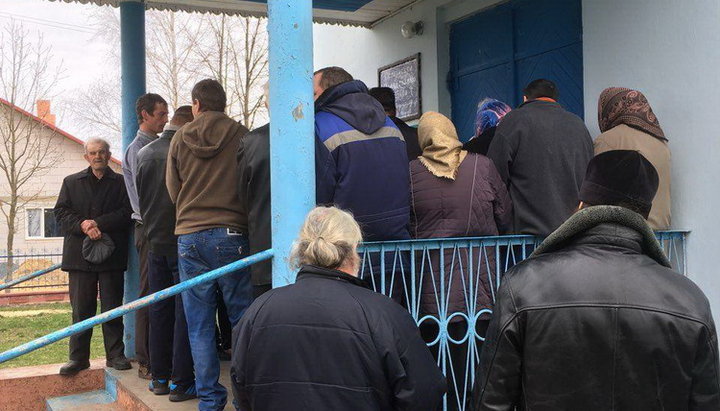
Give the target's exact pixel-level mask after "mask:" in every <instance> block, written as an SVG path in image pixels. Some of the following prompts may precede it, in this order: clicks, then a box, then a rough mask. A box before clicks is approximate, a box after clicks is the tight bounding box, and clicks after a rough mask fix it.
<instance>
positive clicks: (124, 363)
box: [105, 356, 132, 371]
mask: <svg viewBox="0 0 720 411" xmlns="http://www.w3.org/2000/svg"><path fill="white" fill-rule="evenodd" d="M105 365H106V366H108V367H112V368H115V369H116V370H118V371H122V370H129V369H130V368H132V366H131V365H130V361H128V359H127V358H125V356H121V357H115V358H113V359H111V360H107V361H105Z"/></svg>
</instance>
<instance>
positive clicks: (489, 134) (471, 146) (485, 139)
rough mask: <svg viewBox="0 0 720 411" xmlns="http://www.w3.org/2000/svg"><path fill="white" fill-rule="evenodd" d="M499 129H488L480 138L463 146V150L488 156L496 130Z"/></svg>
mask: <svg viewBox="0 0 720 411" xmlns="http://www.w3.org/2000/svg"><path fill="white" fill-rule="evenodd" d="M496 129H497V127H488V128H487V129H486V130H485V131H483V132H482V134H480V135H479V136H477V137H475V138H473V139H470V140H469V141H468V142H467V143H465V144H463V150H466V151H469V152H471V153H475V154H482V155H484V156H485V155H487V152H488V149H489V148H490V144H491V143H492V141H493V138H494V137H495V130H496Z"/></svg>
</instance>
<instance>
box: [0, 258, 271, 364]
mask: <svg viewBox="0 0 720 411" xmlns="http://www.w3.org/2000/svg"><path fill="white" fill-rule="evenodd" d="M272 256H273V251H272V249H270V250H265V251H263V252H260V253H257V254H255V255H252V256H250V257H247V258H243V259H242V260H238V261H235V262H234V263H231V264H228V265H226V266H224V267H221V268H217V269H215V270H212V271H209V272H207V273H205V274H202V275H199V276H197V277H195V278H191V279H189V280H186V281H183V282H181V283H180V284H176V285H174V286H172V287H168V288H166V289H164V290H161V291H158V292H156V293H153V294H150V295H148V296H145V297H143V298H139V299H137V300H135V301H132V302H129V303H127V304H123V305H121V306H120V307H117V308H114V309H112V310H110V311H106V312H104V313H102V314H99V315H96V316H95V317H91V318H88V319H87V320H84V321H80V322H79V323H75V324H73V325H71V326H69V327H65V328H62V329H60V330H57V331H54V332H52V333H50V334H48V335H45V336H43V337H40V338H38V339H36V340H33V341H30V342H28V343H25V344H23V345H20V346H18V347H15V348H12V349H10V350H7V351H5V352H3V353H0V363H4V362H5V361H9V360H12V359H13V358H16V357H19V356H21V355H23V354H27V353H29V352H31V351H35V350H37V349H38V348H42V347H44V346H46V345H49V344H52V343H54V342H56V341H59V340H62V339H63V338H67V337H69V336H71V335H73V334H77V333H80V332H83V331H85V330H87V329H90V328H92V327H94V326H96V325H100V324H102V323H105V322H108V321H110V320H113V319H115V318H118V317H120V316H123V315H125V314H127V313H129V312H131V311H135V310H138V309H140V308H143V307H147V306H149V305H151V304H154V303H156V302H158V301H162V300H164V299H166V298H170V297H172V296H174V295H177V294H180V293H181V292H183V291H185V290H188V289H190V288H193V287H195V286H197V285H199V284H203V283H206V282H208V281H212V280H215V279H218V278H220V277H222V276H224V275H226V274H229V273H232V272H235V271H238V270H242V269H243V268H246V267H249V266H251V265H253V264H255V263H259V262H260V261H264V260H267V259H270V258H271V257H272Z"/></svg>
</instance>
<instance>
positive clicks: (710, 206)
mask: <svg viewBox="0 0 720 411" xmlns="http://www.w3.org/2000/svg"><path fill="white" fill-rule="evenodd" d="M546 1H551V0H546ZM496 2H497V1H496V0H455V1H449V0H425V1H423V2H420V3H418V4H417V5H415V6H413V7H412V8H411V9H409V10H407V11H405V12H403V13H400V14H399V15H397V16H395V17H393V18H391V19H389V20H387V21H386V22H383V23H381V24H379V25H378V26H377V27H375V28H374V29H372V30H368V29H363V28H350V27H342V26H329V25H315V27H314V30H315V32H314V42H315V44H314V49H315V67H316V68H321V67H325V66H330V65H339V66H342V67H345V68H346V69H347V70H348V71H349V72H350V73H351V74H353V75H354V76H355V77H357V78H359V79H361V80H363V81H365V82H366V84H367V85H368V87H374V86H377V69H378V67H381V66H384V65H387V64H390V63H392V62H394V61H397V60H399V59H402V58H404V57H407V56H410V55H412V54H415V53H418V52H420V53H422V63H421V64H422V68H421V73H422V99H423V101H422V108H423V110H424V111H428V110H436V111H440V112H442V113H444V114H446V115H449V114H450V98H449V93H448V92H447V90H446V88H445V87H446V86H445V76H446V74H447V72H448V67H449V63H448V61H449V50H448V49H449V37H448V27H449V23H450V22H452V21H455V20H457V19H460V18H463V17H465V16H468V15H470V14H473V13H476V12H477V11H479V10H481V9H484V8H486V7H490V6H492V5H493V4H494V3H496ZM582 8H583V58H584V63H583V65H584V82H585V87H584V92H585V121H586V123H587V125H588V128H589V129H590V133H591V135H593V136H597V135H598V134H599V130H598V127H597V98H598V96H599V94H600V92H601V91H602V90H603V89H604V88H605V87H609V86H623V87H631V88H637V89H640V90H642V91H643V92H644V93H645V95H646V96H647V97H648V99H649V101H650V103H651V104H652V106H653V110H654V111H655V113H656V114H657V116H658V118H659V120H660V124H661V126H662V127H663V129H664V130H665V133H666V134H667V135H668V137H669V140H670V148H671V150H672V153H673V170H672V173H673V176H672V178H673V187H672V189H673V226H674V227H675V228H678V229H689V230H692V234H691V235H690V240H689V247H688V263H689V264H688V267H689V273H690V276H691V278H692V279H693V280H695V281H696V282H697V283H698V284H699V285H700V286H701V288H702V289H703V290H704V291H705V293H706V294H707V295H708V298H709V299H710V301H711V304H713V310H714V312H715V313H716V314H717V315H718V316H720V275H719V274H716V272H715V270H714V266H715V265H716V264H717V262H716V261H715V260H716V259H715V258H714V255H715V253H716V251H715V250H714V248H715V244H716V243H715V242H714V241H713V238H714V236H715V235H718V234H720V218H718V214H720V211H716V208H717V207H716V204H720V190H718V189H717V188H716V186H717V183H716V182H715V181H716V179H718V178H720V142H719V140H720V138H719V137H720V136H718V134H719V133H718V132H717V131H716V129H717V128H718V121H717V119H718V108H717V106H718V104H719V103H718V98H720V74H718V68H719V67H720V47H719V45H720V31H719V30H718V29H717V23H718V22H719V21H720V2H718V1H717V0H691V1H686V2H678V1H676V0H582ZM408 20H410V21H417V20H423V21H424V22H425V33H424V34H423V35H422V36H420V37H415V38H412V39H404V38H403V37H402V36H401V35H400V26H401V25H402V23H403V22H405V21H408Z"/></svg>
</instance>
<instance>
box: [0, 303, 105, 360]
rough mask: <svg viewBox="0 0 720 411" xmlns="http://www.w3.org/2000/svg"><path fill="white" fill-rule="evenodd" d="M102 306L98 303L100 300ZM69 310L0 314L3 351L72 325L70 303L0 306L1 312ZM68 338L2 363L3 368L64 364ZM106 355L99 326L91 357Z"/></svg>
mask: <svg viewBox="0 0 720 411" xmlns="http://www.w3.org/2000/svg"><path fill="white" fill-rule="evenodd" d="M98 305H99V303H98ZM43 309H46V310H47V309H51V310H67V311H68V312H66V313H39V314H35V315H27V316H22V317H12V318H5V317H0V352H2V351H5V350H8V349H10V348H13V347H17V346H18V345H20V344H24V343H26V342H28V341H31V340H34V339H35V338H38V337H42V336H43V335H46V334H48V333H50V332H52V331H55V330H58V329H60V328H64V327H67V326H68V325H70V324H72V318H71V315H70V303H48V304H31V305H16V306H10V307H0V313H2V312H7V311H31V310H43ZM68 341H69V339H68V338H65V339H62V340H60V341H57V342H55V343H53V344H50V345H48V346H46V347H43V348H40V349H38V350H36V351H33V352H31V353H28V354H25V355H23V356H20V357H18V358H16V359H14V360H11V361H7V362H4V363H2V364H0V368H15V367H24V366H28V365H40V364H55V363H63V362H65V361H67V359H68ZM104 356H105V349H104V348H103V342H102V331H101V330H100V326H97V327H95V328H94V329H93V337H92V341H91V342H90V358H100V357H104Z"/></svg>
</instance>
